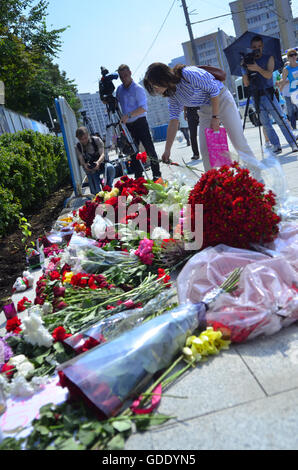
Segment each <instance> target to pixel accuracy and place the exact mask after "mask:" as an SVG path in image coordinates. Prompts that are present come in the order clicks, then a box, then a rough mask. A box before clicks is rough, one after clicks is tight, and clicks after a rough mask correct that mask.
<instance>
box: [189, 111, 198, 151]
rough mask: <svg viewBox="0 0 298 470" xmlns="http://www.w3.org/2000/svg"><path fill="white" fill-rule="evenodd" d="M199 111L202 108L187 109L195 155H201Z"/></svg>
mask: <svg viewBox="0 0 298 470" xmlns="http://www.w3.org/2000/svg"><path fill="white" fill-rule="evenodd" d="M198 109H200V108H186V117H187V122H188V128H189V133H190V142H191V148H192V151H193V154H194V155H200V152H199V148H198V137H197V134H198V125H199V122H200V119H199V115H198Z"/></svg>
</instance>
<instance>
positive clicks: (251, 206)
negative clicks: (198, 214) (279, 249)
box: [188, 162, 280, 248]
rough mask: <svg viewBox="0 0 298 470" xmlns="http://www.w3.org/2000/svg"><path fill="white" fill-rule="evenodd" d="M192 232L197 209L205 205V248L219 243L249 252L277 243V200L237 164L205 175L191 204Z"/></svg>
mask: <svg viewBox="0 0 298 470" xmlns="http://www.w3.org/2000/svg"><path fill="white" fill-rule="evenodd" d="M188 203H189V205H190V217H191V228H192V230H193V231H194V228H195V205H196V204H203V235H204V237H203V246H202V248H205V247H207V246H215V245H218V244H220V243H223V244H225V245H230V246H235V247H239V248H249V247H250V245H251V244H252V243H265V242H271V241H272V240H274V238H275V237H276V235H277V233H278V223H279V222H280V217H279V216H278V215H277V214H276V213H275V211H274V206H275V204H276V201H275V196H274V194H273V192H272V191H269V192H268V193H266V192H265V186H264V184H262V183H259V182H258V181H257V180H256V179H254V178H253V177H252V176H250V174H249V170H247V169H242V168H240V167H239V165H238V163H236V162H234V163H233V164H232V166H231V167H229V166H227V165H225V166H222V167H221V168H219V169H211V170H209V171H207V172H206V173H204V174H203V175H202V177H201V178H200V180H199V181H198V183H197V184H196V185H195V187H194V189H193V190H192V191H191V192H190V195H189V201H188Z"/></svg>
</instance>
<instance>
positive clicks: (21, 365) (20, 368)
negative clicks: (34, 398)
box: [7, 354, 34, 377]
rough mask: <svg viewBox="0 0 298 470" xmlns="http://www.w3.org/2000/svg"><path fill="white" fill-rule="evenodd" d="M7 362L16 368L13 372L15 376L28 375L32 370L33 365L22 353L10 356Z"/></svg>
mask: <svg viewBox="0 0 298 470" xmlns="http://www.w3.org/2000/svg"><path fill="white" fill-rule="evenodd" d="M7 364H8V365H10V366H14V367H15V368H16V370H17V372H16V373H15V377H19V376H23V377H28V376H29V375H31V374H32V372H33V371H34V365H33V364H32V362H30V361H29V360H28V359H27V357H26V356H24V354H19V355H17V356H14V357H11V358H10V359H9V361H8V363H7Z"/></svg>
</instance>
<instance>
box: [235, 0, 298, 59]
mask: <svg viewBox="0 0 298 470" xmlns="http://www.w3.org/2000/svg"><path fill="white" fill-rule="evenodd" d="M291 4H292V2H291V0H237V1H235V2H231V3H230V9H231V13H232V19H233V23H234V28H235V33H236V36H237V37H239V36H241V35H242V34H243V33H245V32H246V31H253V32H255V33H257V34H265V35H266V36H273V37H276V38H279V39H280V44H281V50H282V53H284V52H285V51H286V50H287V49H289V48H290V47H294V43H295V24H294V19H293V14H292V9H291Z"/></svg>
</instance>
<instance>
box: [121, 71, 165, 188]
mask: <svg viewBox="0 0 298 470" xmlns="http://www.w3.org/2000/svg"><path fill="white" fill-rule="evenodd" d="M118 73H119V77H120V80H121V82H122V85H120V86H119V87H118V88H117V91H116V97H117V100H118V101H119V103H120V106H121V110H122V113H123V116H122V118H121V121H122V122H123V124H125V125H126V126H127V128H128V130H129V132H130V133H131V136H132V138H133V139H134V142H135V144H136V146H137V147H138V146H139V144H140V142H141V143H142V145H143V147H144V149H145V151H146V153H147V155H148V156H149V158H150V165H151V170H152V174H153V180H155V181H156V180H157V179H158V178H160V176H161V172H160V168H159V163H158V157H157V154H156V151H155V148H154V145H153V142H152V138H151V134H150V130H149V125H148V121H147V119H146V115H147V97H146V93H145V90H144V88H143V87H141V86H140V85H138V84H137V83H135V82H134V81H133V79H132V74H131V71H130V69H129V67H128V65H125V64H122V65H120V67H119V68H118ZM131 162H132V169H133V171H134V173H135V177H136V178H139V177H140V176H142V174H143V168H142V165H141V164H140V162H139V161H138V160H137V159H136V154H135V155H133V156H132V160H131Z"/></svg>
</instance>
